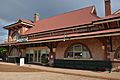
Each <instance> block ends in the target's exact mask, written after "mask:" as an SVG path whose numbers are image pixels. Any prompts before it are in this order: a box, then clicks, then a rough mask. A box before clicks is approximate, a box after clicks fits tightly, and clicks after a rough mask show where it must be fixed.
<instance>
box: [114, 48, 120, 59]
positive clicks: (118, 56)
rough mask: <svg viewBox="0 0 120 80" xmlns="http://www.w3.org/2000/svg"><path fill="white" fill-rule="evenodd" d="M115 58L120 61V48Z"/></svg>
mask: <svg viewBox="0 0 120 80" xmlns="http://www.w3.org/2000/svg"><path fill="white" fill-rule="evenodd" d="M115 58H116V59H119V60H120V47H119V48H118V49H117V50H116V53H115Z"/></svg>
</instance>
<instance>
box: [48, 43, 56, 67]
mask: <svg viewBox="0 0 120 80" xmlns="http://www.w3.org/2000/svg"><path fill="white" fill-rule="evenodd" d="M54 59H55V52H54V51H53V43H50V53H49V65H50V66H53V63H54Z"/></svg>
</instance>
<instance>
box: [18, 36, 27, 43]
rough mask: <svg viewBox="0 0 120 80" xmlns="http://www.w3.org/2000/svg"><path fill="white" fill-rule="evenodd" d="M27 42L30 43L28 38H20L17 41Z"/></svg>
mask: <svg viewBox="0 0 120 80" xmlns="http://www.w3.org/2000/svg"><path fill="white" fill-rule="evenodd" d="M27 41H28V37H25V38H20V39H18V40H17V42H27Z"/></svg>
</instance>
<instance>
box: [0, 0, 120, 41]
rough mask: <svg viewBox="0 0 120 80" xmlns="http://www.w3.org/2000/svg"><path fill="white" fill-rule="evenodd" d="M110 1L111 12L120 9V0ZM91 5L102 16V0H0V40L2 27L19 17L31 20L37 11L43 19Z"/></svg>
mask: <svg viewBox="0 0 120 80" xmlns="http://www.w3.org/2000/svg"><path fill="white" fill-rule="evenodd" d="M111 2H112V12H115V11H116V10H118V9H120V0H111ZM91 5H95V6H96V10H97V13H98V15H99V16H104V0H0V10H1V11H0V42H1V41H3V40H4V39H5V38H6V35H7V32H6V31H5V30H3V29H2V27H3V26H4V25H6V24H8V23H10V22H13V21H15V20H17V19H19V18H26V19H30V20H33V15H34V13H36V12H38V13H39V14H40V19H43V18H48V17H51V16H55V15H58V14H61V13H65V12H69V11H72V10H76V9H80V8H83V7H87V6H91ZM3 35H4V37H3Z"/></svg>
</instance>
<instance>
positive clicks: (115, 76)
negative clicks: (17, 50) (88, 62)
mask: <svg viewBox="0 0 120 80" xmlns="http://www.w3.org/2000/svg"><path fill="white" fill-rule="evenodd" d="M24 66H25V67H29V68H36V69H41V70H45V71H48V72H54V73H62V74H69V75H78V76H84V77H92V78H93V77H94V78H100V79H108V80H120V72H111V73H109V72H108V71H106V72H100V71H99V72H95V71H88V70H75V69H63V68H53V67H45V66H39V65H32V64H26V65H24Z"/></svg>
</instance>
